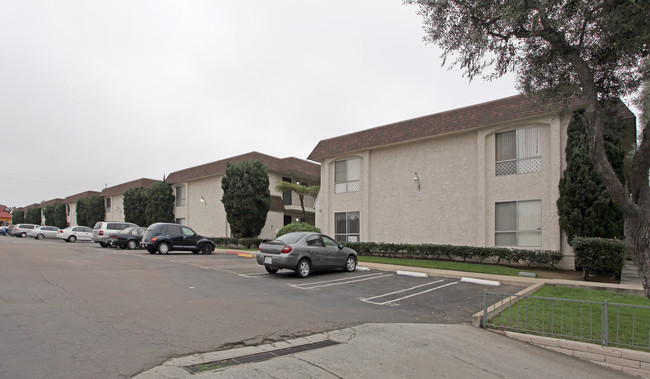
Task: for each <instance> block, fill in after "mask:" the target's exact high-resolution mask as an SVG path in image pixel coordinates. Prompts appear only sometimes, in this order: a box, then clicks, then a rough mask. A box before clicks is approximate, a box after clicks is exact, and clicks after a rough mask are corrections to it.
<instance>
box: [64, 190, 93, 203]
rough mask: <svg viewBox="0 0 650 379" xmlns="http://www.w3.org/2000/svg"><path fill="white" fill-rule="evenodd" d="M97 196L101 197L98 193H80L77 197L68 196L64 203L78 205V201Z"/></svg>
mask: <svg viewBox="0 0 650 379" xmlns="http://www.w3.org/2000/svg"><path fill="white" fill-rule="evenodd" d="M95 195H99V192H97V191H85V192H81V193H78V194H76V195H71V196H68V197H66V198H65V199H63V202H64V203H76V202H77V200H79V199H85V198H87V197H91V196H95Z"/></svg>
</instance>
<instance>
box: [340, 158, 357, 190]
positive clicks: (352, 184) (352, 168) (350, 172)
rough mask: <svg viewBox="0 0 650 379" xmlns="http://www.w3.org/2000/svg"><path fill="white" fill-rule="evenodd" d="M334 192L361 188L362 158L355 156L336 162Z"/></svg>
mask: <svg viewBox="0 0 650 379" xmlns="http://www.w3.org/2000/svg"><path fill="white" fill-rule="evenodd" d="M334 171H335V172H334V193H343V192H358V191H359V190H361V159H360V158H353V159H347V160H343V161H337V162H335V166H334Z"/></svg>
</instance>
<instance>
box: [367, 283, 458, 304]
mask: <svg viewBox="0 0 650 379" xmlns="http://www.w3.org/2000/svg"><path fill="white" fill-rule="evenodd" d="M440 282H442V280H438V281H435V282H430V283H427V284H421V285H419V286H415V287H411V288H407V289H404V290H400V291H395V292H391V293H386V294H383V295H379V296H373V297H369V298H365V299H359V300H361V301H363V302H365V303H370V304H375V305H386V304H394V303H396V302H398V301H400V300H404V299H408V298H410V297H414V296H418V295H422V294H425V293H427V292H431V291H435V290H439V289H441V288H444V287H448V286H451V285H454V284H458V282H451V283H447V284H443V285H441V286H438V287H434V288H429V289H428V290H424V291H421V292H416V293H413V294H410V295H407V296H403V297H400V298H398V299H393V300H388V301H384V302H383V303H379V302H376V301H371V300H373V299H378V298H381V297H386V296H390V295H394V294H396V293H401V292H406V291H410V290H414V289H416V288H420V287H424V286H427V285H433V284H437V283H440Z"/></svg>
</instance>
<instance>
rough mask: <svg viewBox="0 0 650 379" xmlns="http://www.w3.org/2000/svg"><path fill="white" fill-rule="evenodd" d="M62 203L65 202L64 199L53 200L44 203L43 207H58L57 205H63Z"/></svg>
mask: <svg viewBox="0 0 650 379" xmlns="http://www.w3.org/2000/svg"><path fill="white" fill-rule="evenodd" d="M62 202H63V199H58V198H57V199H52V200H48V201H44V202H42V203H41V207H46V206H48V205H56V204H59V203H62Z"/></svg>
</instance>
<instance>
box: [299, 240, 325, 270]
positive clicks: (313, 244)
mask: <svg viewBox="0 0 650 379" xmlns="http://www.w3.org/2000/svg"><path fill="white" fill-rule="evenodd" d="M305 243H306V245H307V251H308V253H309V257H310V258H311V265H312V266H313V267H315V268H325V267H328V266H329V264H328V251H327V248H326V247H325V244H324V243H323V240H322V239H321V238H320V236H319V235H318V234H313V235H311V236H308V237H307V239H306V240H305Z"/></svg>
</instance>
